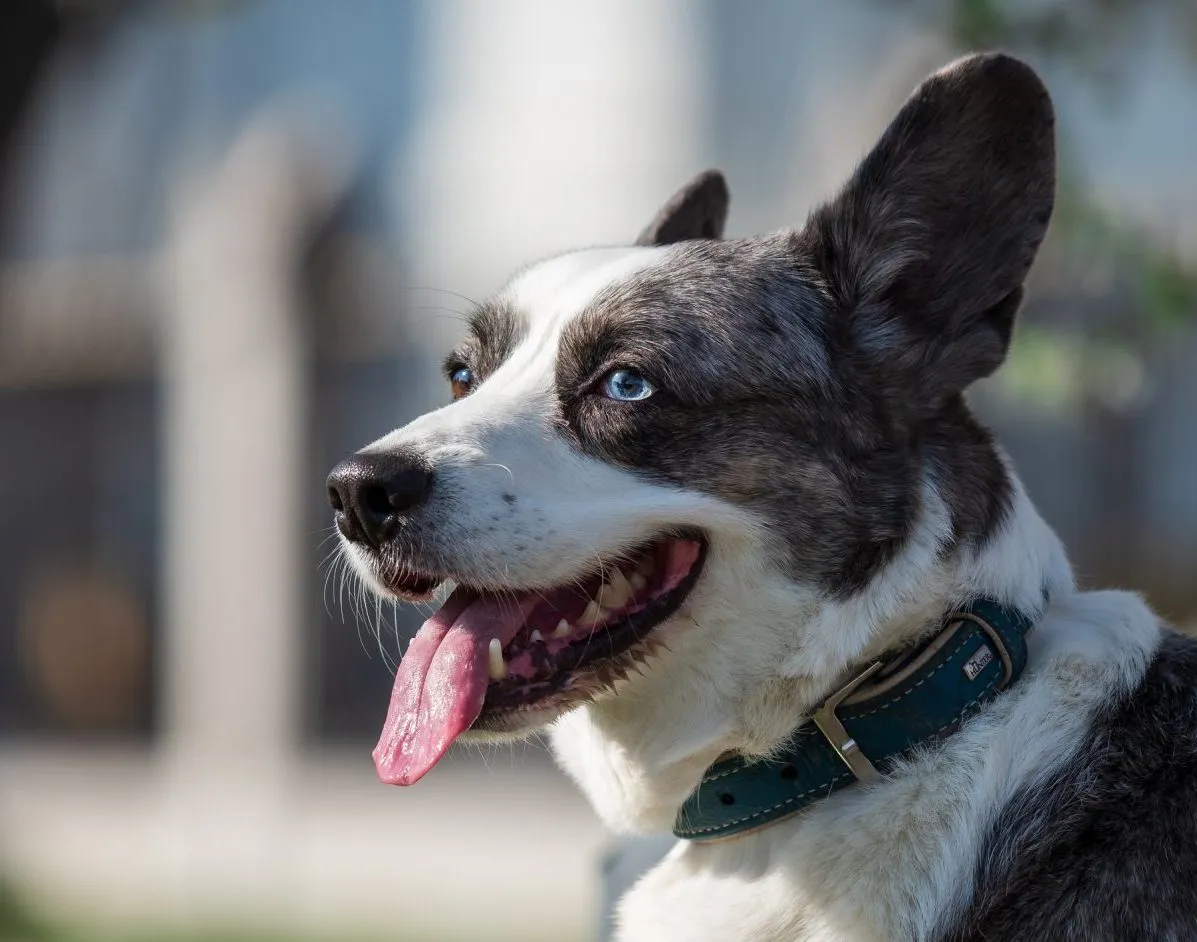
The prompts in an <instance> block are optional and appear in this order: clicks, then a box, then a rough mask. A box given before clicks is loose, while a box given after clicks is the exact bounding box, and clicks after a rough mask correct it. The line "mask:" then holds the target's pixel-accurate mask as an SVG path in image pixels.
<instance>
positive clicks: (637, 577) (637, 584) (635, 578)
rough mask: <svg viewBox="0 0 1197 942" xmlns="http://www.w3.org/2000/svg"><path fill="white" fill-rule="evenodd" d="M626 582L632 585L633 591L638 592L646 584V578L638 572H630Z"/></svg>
mask: <svg viewBox="0 0 1197 942" xmlns="http://www.w3.org/2000/svg"><path fill="white" fill-rule="evenodd" d="M628 583H629V584H630V585H631V586H632V591H633V592H639V591H640V590H641V589H643V588H644V587H645V586H646V585H648V580H647V579H645V578H644V576H642V575H641V574H640V573H638V572H634V573H632V578H630V579H629V580H628Z"/></svg>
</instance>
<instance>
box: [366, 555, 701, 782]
mask: <svg viewBox="0 0 1197 942" xmlns="http://www.w3.org/2000/svg"><path fill="white" fill-rule="evenodd" d="M706 549H707V544H706V541H705V540H703V539H702V538H701V537H698V536H695V535H687V536H671V537H663V538H661V539H659V540H656V541H654V542H652V543H650V544H648V545H646V546H643V547H641V548H639V549H637V550H634V551H632V552H629V553H627V554H626V555H623V556H621V557H619V558H618V559H612V560H610V561H609V562H608V563H607V564H606V565H605V566H604V567H603V568H602V570H600V571H595V572H593V573H589V574H586V575H585V576H583V577H581V578H579V579H577V580H575V581H572V582H571V583H570V584H568V585H563V586H558V587H554V588H548V589H542V590H527V591H524V590H501V591H490V590H480V589H476V588H471V587H469V586H464V585H462V586H459V587H458V588H457V589H456V590H455V591H454V592H453V594H452V595H450V596H449V598H448V599H447V600H446V602H445V604H444V605H443V606H442V607H441V609H440V610H439V611H438V612H436V613H435V614H434V615H433V616H432V617H431V618H429V619H428V621H426V622H425V623H424V625H423V627H421V628H420V631H419V632H418V633H417V634H416V637H415V638H414V639H413V640H412V643H411V646H410V647H409V648H408V650H407V653H406V654H405V655H404V657H403V660H402V662H401V663H400V665H399V670H398V672H397V673H396V675H395V687H394V690H393V692H392V694H391V703H390V708H389V710H388V712H387V719H386V725H385V726H384V728H383V731H382V736H381V738H380V739H379V742H378V746H377V747H376V748H375V750H374V763H375V766H376V768H377V769H378V774H379V776H380V777H381V778H382V780H383V781H384V782H387V783H388V784H394V785H410V784H412V783H413V782H416V781H418V780H419V779H420V778H422V777H423V776H424V775H425V774H426V773H427V772H428V770H429V769H431V768H432V766H433V765H435V764H436V763H437V761H439V759H440V758H441V757H442V756H443V755H444V754H445V752H447V751H448V749H449V746H450V745H452V744H453V741H454V740H455V739H457V737H458V736H460V735H461V734H462V733H464V732H465V731H466V730H468V729H477V730H501V729H510V728H513V727H514V726H518V725H519V723H518V721H517V718H516V716H515V715H516V714H518V713H521V712H529V713H532V712H535V713H536V714H537V715H538V716H543V715H544V714H545V713H549V712H555V711H560V710H562V709H564V708H565V707H566V706H568V705H570V704H572V703H575V702H577V701H580V700H583V699H589V698H592V697H594V696H595V695H596V694H598V693H601V692H602V691H604V690H606V689H609V688H610V687H611V686H612V685H613V684H614V683H615V682H616V681H618V680H619V679H620V678H622V677H623V676H624V674H625V673H626V672H627V671H628V670H629V669H631V668H632V667H633V666H635V664H636V663H637V662H638V661H639V660H641V659H643V657H644V656H645V655H646V654H647V653H648V652H649V649H650V648H651V645H652V643H653V639H652V638H651V637H650V634H651V632H652V629H653V628H654V627H656V625H658V624H659V623H660V622H662V621H664V620H665V619H666V618H668V617H669V616H670V615H672V614H673V613H674V612H675V611H676V610H677V608H678V606H679V605H681V603H682V602H683V601H684V600H685V598H686V596H687V595H688V594H689V592H690V590H691V588H693V586H694V583H695V582H696V581H697V579H698V576H699V573H700V572H701V570H702V564H703V561H704V560H705V558H706ZM409 581H410V582H411V585H410V586H407V585H405V586H404V587H403V588H402V591H404V592H405V594H415V590H419V591H420V592H421V593H426V592H428V591H431V588H432V587H433V586H434V585H435V581H433V582H432V586H425V585H423V584H421V585H419V586H416V585H415V579H414V578H413V579H412V580H409ZM426 581H427V580H426ZM396 588H399V587H396Z"/></svg>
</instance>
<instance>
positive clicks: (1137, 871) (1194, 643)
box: [939, 629, 1197, 942]
mask: <svg viewBox="0 0 1197 942" xmlns="http://www.w3.org/2000/svg"><path fill="white" fill-rule="evenodd" d="M975 888H976V889H975V893H974V896H973V899H972V902H971V904H970V905H969V907H968V908H967V909H966V911H965V912H963V913H961V914H957V916H956V917H955V918H954V919H953V920H952V924H951V925H950V926H945V927H944V930H943V932H942V933H941V934H940V936H939V937H940V938H941V939H943V940H945V942H947V940H952V942H957V940H959V942H964V940H978V942H980V940H982V939H984V940H987V942H997V940H1010V942H1014V940H1024V939H1025V940H1028V942H1030V940H1040V939H1062V940H1067V939H1076V940H1082V939H1083V940H1087V942H1091V940H1101V939H1129V938H1151V939H1175V940H1180V939H1192V938H1197V639H1193V638H1188V637H1185V636H1183V635H1180V634H1177V633H1175V632H1172V631H1170V630H1167V629H1166V630H1165V634H1164V637H1163V640H1162V643H1161V644H1160V646H1159V648H1158V649H1157V652H1156V655H1155V657H1154V659H1153V661H1152V663H1151V664H1150V666H1149V667H1148V670H1147V671H1146V673H1145V675H1144V676H1143V679H1142V681H1141V682H1140V683H1139V684H1138V685H1137V686H1136V687H1135V688H1134V689H1133V690H1131V691H1130V692H1129V693H1127V694H1126V695H1124V696H1123V697H1121V698H1119V699H1118V700H1116V701H1114V702H1111V703H1109V704H1107V705H1106V706H1105V707H1103V708H1102V709H1101V710H1100V711H1099V713H1098V714H1097V715H1096V716H1095V717H1094V720H1093V722H1092V725H1091V727H1090V731H1089V734H1088V737H1087V741H1086V742H1085V743H1084V744H1083V747H1082V748H1081V749H1079V750H1078V751H1077V752H1076V754H1075V757H1074V758H1073V759H1072V760H1071V761H1069V762H1067V763H1066V764H1065V765H1064V766H1063V767H1062V768H1060V769H1058V770H1057V771H1056V772H1055V773H1054V774H1053V775H1052V776H1051V777H1050V778H1049V779H1048V780H1047V781H1045V782H1043V783H1040V784H1037V785H1033V786H1028V787H1026V788H1024V789H1023V790H1022V791H1021V792H1020V793H1019V794H1017V795H1015V796H1014V798H1013V799H1012V800H1011V801H1010V802H1009V803H1008V804H1007V805H1006V807H1005V808H1004V809H1003V810H1002V811H1001V812H1000V813H999V814H998V816H997V819H996V822H995V823H994V824H993V826H992V827H991V829H990V832H989V834H988V836H987V839H986V842H985V847H984V850H983V852H982V854H981V856H980V858H979V860H978V863H977V872H976V882H975Z"/></svg>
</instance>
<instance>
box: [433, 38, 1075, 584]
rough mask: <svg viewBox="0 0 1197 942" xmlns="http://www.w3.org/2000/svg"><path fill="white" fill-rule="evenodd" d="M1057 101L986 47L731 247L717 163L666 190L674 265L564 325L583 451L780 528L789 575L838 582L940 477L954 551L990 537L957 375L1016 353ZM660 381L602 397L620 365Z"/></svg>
mask: <svg viewBox="0 0 1197 942" xmlns="http://www.w3.org/2000/svg"><path fill="white" fill-rule="evenodd" d="M1053 128H1054V117H1053V113H1052V107H1051V102H1050V99H1049V98H1048V95H1047V92H1046V90H1045V89H1044V87H1043V85H1042V84H1041V82H1040V81H1039V79H1038V78H1037V77H1036V76H1035V74H1034V73H1033V72H1032V71H1031V70H1030V69H1029V68H1028V67H1027V66H1025V65H1023V64H1022V63H1020V62H1018V61H1016V60H1014V59H1010V58H1008V57H1005V56H1000V55H987V56H976V57H973V58H971V59H969V60H965V61H964V62H962V63H961V64H959V65H957V66H956V67H955V68H954V69H952V70H950V71H947V72H943V73H940V74H937V75H935V76H933V77H932V78H930V79H928V80H927V81H926V82H925V83H924V84H923V85H922V86H921V87H920V88H919V89H918V90H917V91H916V92H915V94H914V95H913V96H912V97H911V99H910V101H909V102H907V104H906V105H905V107H903V109H902V110H901V112H900V113H899V114H898V116H897V118H895V120H894V122H893V123H892V124H891V125H890V127H889V129H888V130H887V131H886V133H885V134H884V136H883V137H882V139H881V141H880V142H879V143H878V145H877V146H876V147H875V148H874V150H873V151H872V152H871V153H870V154H869V155H868V156H867V157H866V158H865V160H864V161H863V162H862V163H861V165H860V167H859V168H858V169H857V171H856V173H855V175H854V176H853V177H852V179H851V181H849V183H848V184H847V186H846V187H845V188H844V189H843V191H842V192H841V193H840V195H839V196H838V197H837V198H836V199H835V200H833V201H832V202H831V203H829V204H828V205H827V206H825V207H823V208H821V209H820V210H818V211H817V212H815V213H814V214H813V215H812V217H811V219H810V220H809V222H808V224H807V226H806V228H805V229H803V230H801V231H799V232H789V233H781V234H778V235H774V236H768V237H763V238H755V239H744V240H735V241H721V240H719V238H718V237H719V236H720V235H721V234H722V230H723V223H724V220H725V219H726V215H727V189H726V184H725V183H724V182H723V178H722V176H721V175H719V174H718V173H716V172H713V171H708V172H707V173H704V174H701V175H700V176H699V177H697V178H696V179H695V180H693V181H691V182H690V183H689V184H687V185H686V186H685V187H683V188H682V190H680V191H679V192H678V194H677V195H675V196H674V197H673V199H671V200H670V201H669V203H667V205H666V206H665V208H664V209H663V210H662V211H661V212H660V213H659V214H658V215H657V217H656V218H655V219H654V220H653V222H652V223H651V224H650V225H649V226H648V227H647V228H646V229H645V231H644V232H643V233H642V234H641V236H640V240H639V241H640V242H641V243H649V242H651V243H655V244H666V243H668V244H675V243H676V244H675V245H674V248H673V249H672V251H671V253H670V255H669V257H668V259H667V260H665V261H663V262H662V263H661V264H659V265H656V266H653V267H652V268H650V269H648V270H646V271H644V272H643V273H641V274H640V275H639V276H638V277H635V278H633V279H630V280H629V281H627V282H625V283H622V284H619V285H617V286H614V287H612V288H611V289H610V290H609V291H608V292H606V293H605V294H603V295H602V296H601V297H599V298H598V299H596V301H595V302H594V304H593V305H592V307H591V309H590V310H588V311H586V312H584V313H583V314H582V315H581V316H580V317H579V318H578V319H577V320H576V321H575V322H574V323H573V324H572V325H571V326H570V327H569V328H568V329H567V331H566V334H565V336H564V337H563V339H562V345H561V351H560V354H559V358H558V364H557V389H558V393H559V400H560V410H561V412H560V425H561V428H562V431H563V433H564V434H566V435H567V436H568V437H569V438H570V439H571V440H572V441H573V442H574V443H575V444H576V445H577V447H579V448H580V449H582V450H584V451H585V452H587V453H588V454H591V455H594V456H596V457H599V458H602V459H603V460H606V461H611V462H614V463H617V464H619V465H622V466H625V467H628V468H630V469H634V470H636V471H638V472H640V473H643V474H645V475H647V476H649V477H651V478H653V479H657V480H662V481H668V482H671V483H675V484H679V485H681V486H684V487H688V488H693V489H697V490H701V491H705V492H707V493H710V494H713V495H717V496H719V497H721V498H723V499H725V500H728V501H730V502H732V503H735V504H738V505H740V506H743V507H747V508H749V509H751V510H753V511H755V512H757V513H759V514H760V515H761V516H762V517H763V518H764V519H767V520H769V521H770V522H771V524H772V526H773V529H774V530H775V532H776V534H777V535H778V536H779V537H780V538H781V539H780V542H781V544H782V546H783V547H784V549H785V553H786V558H785V559H784V560H783V561H782V562H783V564H784V565H785V567H786V569H787V570H788V572H789V573H790V575H791V576H792V577H793V578H795V579H799V580H804V581H809V582H813V583H815V584H818V585H821V586H822V587H824V588H825V589H826V590H828V591H830V592H833V593H836V594H840V595H844V594H850V593H852V592H855V591H858V590H859V589H861V588H862V587H863V586H865V585H866V584H867V583H868V581H869V580H870V578H872V577H873V575H874V574H875V573H876V572H877V570H878V568H879V567H881V566H883V565H884V564H885V563H886V562H887V561H889V560H890V559H891V558H892V557H893V556H894V554H895V553H896V552H897V551H898V550H899V549H900V547H901V546H902V544H903V542H904V541H905V539H906V538H907V536H908V534H909V533H910V530H911V527H912V524H913V521H914V520H915V518H916V515H917V513H918V511H919V508H920V505H921V500H922V486H923V482H924V480H926V479H927V478H928V477H929V478H930V479H931V480H932V481H934V482H935V484H936V486H937V488H938V490H939V493H940V495H941V497H942V498H943V500H944V501H945V502H946V503H947V505H948V507H949V509H950V511H951V514H952V531H951V540H950V542H949V543H948V544H947V545H945V546H944V547H943V551H944V552H950V551H951V550H952V549H953V548H955V546H957V545H958V544H960V543H980V542H983V541H985V540H986V539H987V538H988V537H989V535H990V534H991V533H993V532H994V530H995V528H996V527H997V526H998V525H999V524H1000V523H1001V521H1002V520H1003V518H1004V516H1005V514H1006V512H1007V510H1008V508H1009V503H1010V493H1011V488H1010V483H1009V480H1008V477H1007V475H1006V472H1005V470H1004V468H1003V466H1002V464H1001V462H1000V460H999V459H998V456H997V452H996V450H995V447H994V444H993V441H992V439H991V437H990V435H989V433H988V432H987V431H986V430H985V429H983V428H982V427H981V426H980V425H979V424H978V423H977V422H976V421H975V420H974V418H973V417H972V415H971V413H970V412H969V410H968V408H967V406H966V405H965V402H964V399H963V391H964V390H965V389H966V388H967V386H968V385H969V384H970V383H971V382H973V381H974V380H976V379H978V378H980V377H982V376H985V375H987V374H989V373H990V372H992V371H993V370H994V369H995V368H996V367H997V366H998V364H999V363H1000V362H1001V360H1002V358H1003V357H1004V356H1005V352H1006V348H1007V346H1008V344H1009V340H1010V334H1011V331H1012V329H1013V322H1014V315H1015V312H1016V310H1017V307H1018V304H1019V301H1020V300H1021V296H1022V282H1023V279H1024V278H1025V276H1026V273H1027V269H1028V268H1029V266H1030V264H1031V262H1032V260H1033V258H1034V255H1035V251H1036V249H1037V248H1038V246H1039V243H1040V241H1041V240H1042V238H1043V235H1044V231H1045V229H1046V226H1047V222H1048V219H1049V218H1050V215H1051V209H1052V201H1053V194H1054V184H1055V163H1054V143H1053ZM519 314H520V312H518V311H513V310H510V309H507V308H504V307H501V306H493V305H492V306H486V307H483V308H482V309H480V310H479V311H478V312H477V313H476V315H475V317H474V322H473V336H472V338H471V339H470V340H469V341H468V342H467V343H466V344H465V346H463V347H462V348H460V349H459V350H457V351H455V352H454V354H452V355H451V356H450V358H449V360H448V362H447V366H448V367H449V368H450V371H452V369H453V368H456V367H457V366H459V365H468V366H470V367H472V368H473V370H474V372H475V374H476V376H477V378H478V381H481V380H484V379H485V378H486V376H487V375H488V374H489V373H491V372H493V370H494V369H495V367H497V366H498V365H499V364H500V363H501V362H502V361H503V359H504V358H505V357H506V356H507V354H508V353H509V352H510V350H511V349H512V347H513V344H514V343H515V341H516V339H517V338H518V337H519V335H520V332H521V318H520V316H519ZM616 366H619V367H626V368H634V369H637V370H639V371H641V372H643V373H645V374H646V375H647V376H648V377H649V378H650V379H652V380H653V381H654V383H655V384H656V385H657V386H658V387H659V390H660V391H659V392H658V393H657V395H655V396H653V397H652V398H651V399H649V400H646V401H642V402H637V403H634V404H629V403H619V402H613V401H610V400H607V399H604V398H603V397H602V396H599V395H596V394H595V393H596V390H597V383H598V381H599V380H600V379H601V377H602V375H603V374H604V373H605V372H606V371H608V370H610V369H612V368H613V367H616Z"/></svg>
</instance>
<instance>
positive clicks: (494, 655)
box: [486, 638, 507, 680]
mask: <svg viewBox="0 0 1197 942" xmlns="http://www.w3.org/2000/svg"><path fill="white" fill-rule="evenodd" d="M486 653H487V663H486V667H487V671H488V673H489V674H490V679H491V680H502V679H503V678H504V677H506V676H507V662H506V661H505V660H503V645H501V644H500V643H499V639H498V638H491V639H490V647H489V648H488V649H487V652H486Z"/></svg>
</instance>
